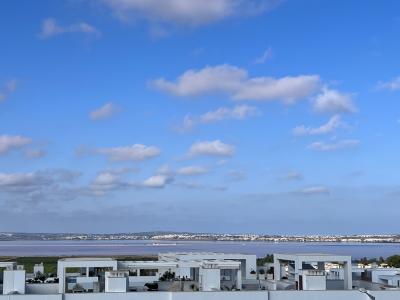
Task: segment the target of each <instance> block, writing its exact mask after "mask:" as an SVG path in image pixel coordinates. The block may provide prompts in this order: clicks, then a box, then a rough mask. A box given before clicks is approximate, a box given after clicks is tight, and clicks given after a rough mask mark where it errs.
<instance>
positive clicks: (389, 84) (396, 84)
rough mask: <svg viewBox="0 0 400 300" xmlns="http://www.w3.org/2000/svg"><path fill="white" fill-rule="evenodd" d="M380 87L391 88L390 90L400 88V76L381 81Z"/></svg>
mask: <svg viewBox="0 0 400 300" xmlns="http://www.w3.org/2000/svg"><path fill="white" fill-rule="evenodd" d="M378 88H379V89H384V90H389V91H397V90H400V76H399V77H395V78H393V79H391V80H389V81H381V82H379V83H378Z"/></svg>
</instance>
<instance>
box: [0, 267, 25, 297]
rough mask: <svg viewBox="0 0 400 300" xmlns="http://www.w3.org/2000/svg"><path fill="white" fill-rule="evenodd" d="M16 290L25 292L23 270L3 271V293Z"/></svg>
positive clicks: (21, 292) (19, 292)
mask: <svg viewBox="0 0 400 300" xmlns="http://www.w3.org/2000/svg"><path fill="white" fill-rule="evenodd" d="M13 292H18V294H25V270H12V271H9V270H6V271H4V272H3V294H10V293H13Z"/></svg>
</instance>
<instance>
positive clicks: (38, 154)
mask: <svg viewBox="0 0 400 300" xmlns="http://www.w3.org/2000/svg"><path fill="white" fill-rule="evenodd" d="M46 154H47V153H46V151H44V150H41V149H39V150H33V149H29V150H26V151H25V157H26V158H28V159H38V158H42V157H44V156H46Z"/></svg>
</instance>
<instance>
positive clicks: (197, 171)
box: [177, 166, 210, 176]
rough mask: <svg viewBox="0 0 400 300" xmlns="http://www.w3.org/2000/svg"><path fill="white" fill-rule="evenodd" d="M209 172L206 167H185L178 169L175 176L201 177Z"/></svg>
mask: <svg viewBox="0 0 400 300" xmlns="http://www.w3.org/2000/svg"><path fill="white" fill-rule="evenodd" d="M208 172H210V170H209V169H208V168H206V167H202V166H187V167H182V168H180V169H178V171H177V174H178V175H183V176H196V175H203V174H206V173H208Z"/></svg>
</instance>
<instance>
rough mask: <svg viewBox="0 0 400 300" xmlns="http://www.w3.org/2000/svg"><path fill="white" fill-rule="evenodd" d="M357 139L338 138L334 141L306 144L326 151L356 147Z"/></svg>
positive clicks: (313, 148)
mask: <svg viewBox="0 0 400 300" xmlns="http://www.w3.org/2000/svg"><path fill="white" fill-rule="evenodd" d="M359 144H360V141H359V140H339V141H334V142H315V143H312V144H311V145H309V146H308V148H309V149H312V150H316V151H322V152H328V151H336V150H343V149H349V148H354V147H357V146H358V145H359Z"/></svg>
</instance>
